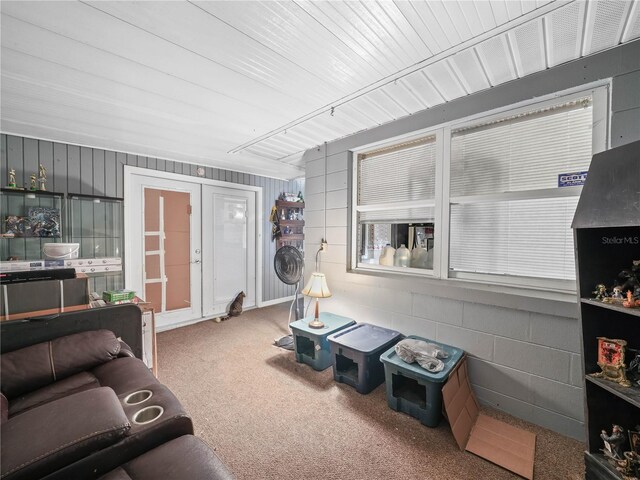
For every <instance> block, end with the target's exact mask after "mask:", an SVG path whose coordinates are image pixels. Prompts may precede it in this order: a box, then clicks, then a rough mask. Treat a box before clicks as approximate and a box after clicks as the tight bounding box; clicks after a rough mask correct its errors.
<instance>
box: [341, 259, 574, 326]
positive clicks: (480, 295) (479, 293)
mask: <svg viewBox="0 0 640 480" xmlns="http://www.w3.org/2000/svg"><path fill="white" fill-rule="evenodd" d="M416 272H417V273H416ZM423 272H424V273H423ZM426 272H431V274H428V273H426ZM432 272H433V271H432V270H422V269H416V268H407V269H404V268H403V269H402V270H400V269H399V268H397V267H379V266H375V267H370V266H366V265H358V267H357V268H355V269H351V270H348V271H347V274H348V275H358V276H367V277H376V278H377V279H378V280H377V281H376V285H377V286H383V287H387V288H392V289H398V290H403V291H409V292H412V293H418V294H424V295H432V296H436V297H442V298H449V299H452V300H460V301H465V302H471V303H481V304H485V305H495V306H499V307H505V308H513V309H516V310H525V311H530V312H535V313H541V314H545V315H555V316H562V317H570V318H577V316H578V304H577V296H576V295H577V294H576V292H575V291H571V290H563V289H558V288H553V287H531V286H523V285H513V284H508V283H500V282H496V281H495V279H492V282H491V283H489V282H488V281H487V280H486V279H483V280H474V279H469V278H436V277H434V276H433V274H432ZM380 282H382V283H383V285H380Z"/></svg>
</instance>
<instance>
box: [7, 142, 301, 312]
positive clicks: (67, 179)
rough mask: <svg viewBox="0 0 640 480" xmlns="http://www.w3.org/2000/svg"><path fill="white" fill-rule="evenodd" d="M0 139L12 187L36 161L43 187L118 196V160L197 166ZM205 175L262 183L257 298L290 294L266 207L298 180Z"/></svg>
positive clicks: (185, 168) (172, 167)
mask: <svg viewBox="0 0 640 480" xmlns="http://www.w3.org/2000/svg"><path fill="white" fill-rule="evenodd" d="M0 140H1V147H0V155H1V156H0V183H1V184H2V185H3V186H5V185H6V184H7V179H8V177H7V171H8V168H14V169H15V170H16V180H17V183H18V186H21V185H29V177H30V176H31V174H32V173H37V171H38V165H39V164H40V163H41V164H42V165H44V167H45V168H46V169H47V172H48V174H47V177H48V181H47V189H48V190H51V191H54V192H59V193H82V194H88V195H101V196H108V197H120V198H122V197H123V178H124V165H132V166H138V167H143V168H149V169H151V170H161V171H166V172H173V173H175V174H176V175H188V176H196V168H197V166H196V165H191V164H187V163H182V162H174V161H170V160H163V159H160V158H152V157H142V156H137V155H130V154H126V153H121V152H112V151H108V150H99V149H94V148H89V147H79V146H76V145H68V144H64V143H55V142H49V141H45V140H38V139H33V138H25V137H19V136H15V135H5V134H2V135H0ZM205 177H206V178H210V179H213V180H221V181H225V182H230V183H239V184H243V185H253V186H258V187H262V206H263V209H264V211H263V226H262V231H263V238H264V242H263V245H262V249H263V250H262V259H263V266H262V271H263V278H262V300H263V301H265V302H266V301H269V300H276V299H279V298H283V297H287V296H290V295H293V291H294V289H293V288H292V287H290V286H288V285H285V284H283V283H282V282H281V281H280V280H278V278H277V277H276V275H275V272H274V269H273V257H274V255H275V251H276V242H274V241H271V224H270V223H269V213H270V211H271V206H272V205H274V202H275V200H276V198H278V195H279V194H280V193H281V192H284V191H287V192H288V191H293V192H298V191H302V192H303V193H304V183H305V182H304V179H298V180H292V181H283V180H276V179H274V178H266V177H261V176H257V175H250V174H247V173H239V172H233V171H230V170H222V169H218V168H212V167H206V168H205ZM125 202H126V199H125ZM2 216H4V213H3V214H2ZM125 236H126V232H125ZM5 241H6V240H5Z"/></svg>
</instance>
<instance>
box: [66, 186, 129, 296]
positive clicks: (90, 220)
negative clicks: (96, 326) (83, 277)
mask: <svg viewBox="0 0 640 480" xmlns="http://www.w3.org/2000/svg"><path fill="white" fill-rule="evenodd" d="M67 202H68V208H67V211H68V228H67V239H68V241H69V242H72V243H78V244H79V245H80V251H79V255H78V257H79V258H78V259H76V260H69V261H66V262H65V265H66V266H70V267H74V268H76V271H79V272H82V273H86V274H87V275H88V276H89V278H90V285H89V288H90V289H91V291H95V292H102V291H104V290H117V289H120V288H123V287H124V276H123V272H122V256H123V248H124V235H123V215H124V212H123V202H122V199H121V198H114V197H103V196H95V195H81V194H69V195H68V198H67Z"/></svg>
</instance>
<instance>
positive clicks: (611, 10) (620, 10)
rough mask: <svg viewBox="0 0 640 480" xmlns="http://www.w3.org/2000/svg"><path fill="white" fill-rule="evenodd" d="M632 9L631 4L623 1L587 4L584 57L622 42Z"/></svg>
mask: <svg viewBox="0 0 640 480" xmlns="http://www.w3.org/2000/svg"><path fill="white" fill-rule="evenodd" d="M630 7H631V2H630V1H623V0H617V1H613V2H612V1H599V2H592V3H587V21H586V25H585V33H584V37H585V38H584V48H583V55H589V54H590V53H595V52H598V51H600V50H604V49H605V48H610V47H613V46H615V45H617V44H618V43H619V42H620V39H621V37H622V30H623V29H624V25H625V23H626V20H627V15H628V12H629V8H630Z"/></svg>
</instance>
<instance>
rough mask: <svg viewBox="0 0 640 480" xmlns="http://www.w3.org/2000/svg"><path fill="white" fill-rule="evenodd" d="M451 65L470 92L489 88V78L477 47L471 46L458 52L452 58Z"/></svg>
mask: <svg viewBox="0 0 640 480" xmlns="http://www.w3.org/2000/svg"><path fill="white" fill-rule="evenodd" d="M449 63H450V65H451V67H452V68H453V69H454V70H455V72H456V74H457V75H458V78H459V79H460V81H461V82H462V83H463V84H464V87H465V90H467V91H468V92H469V93H474V92H478V91H480V90H484V89H485V88H489V87H490V85H489V79H488V78H487V75H486V73H485V72H484V70H483V69H482V64H481V62H480V58H479V57H478V54H477V53H476V51H475V49H473V48H470V49H468V50H463V51H462V52H460V53H456V54H455V55H454V56H453V57H451V60H450V62H449Z"/></svg>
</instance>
